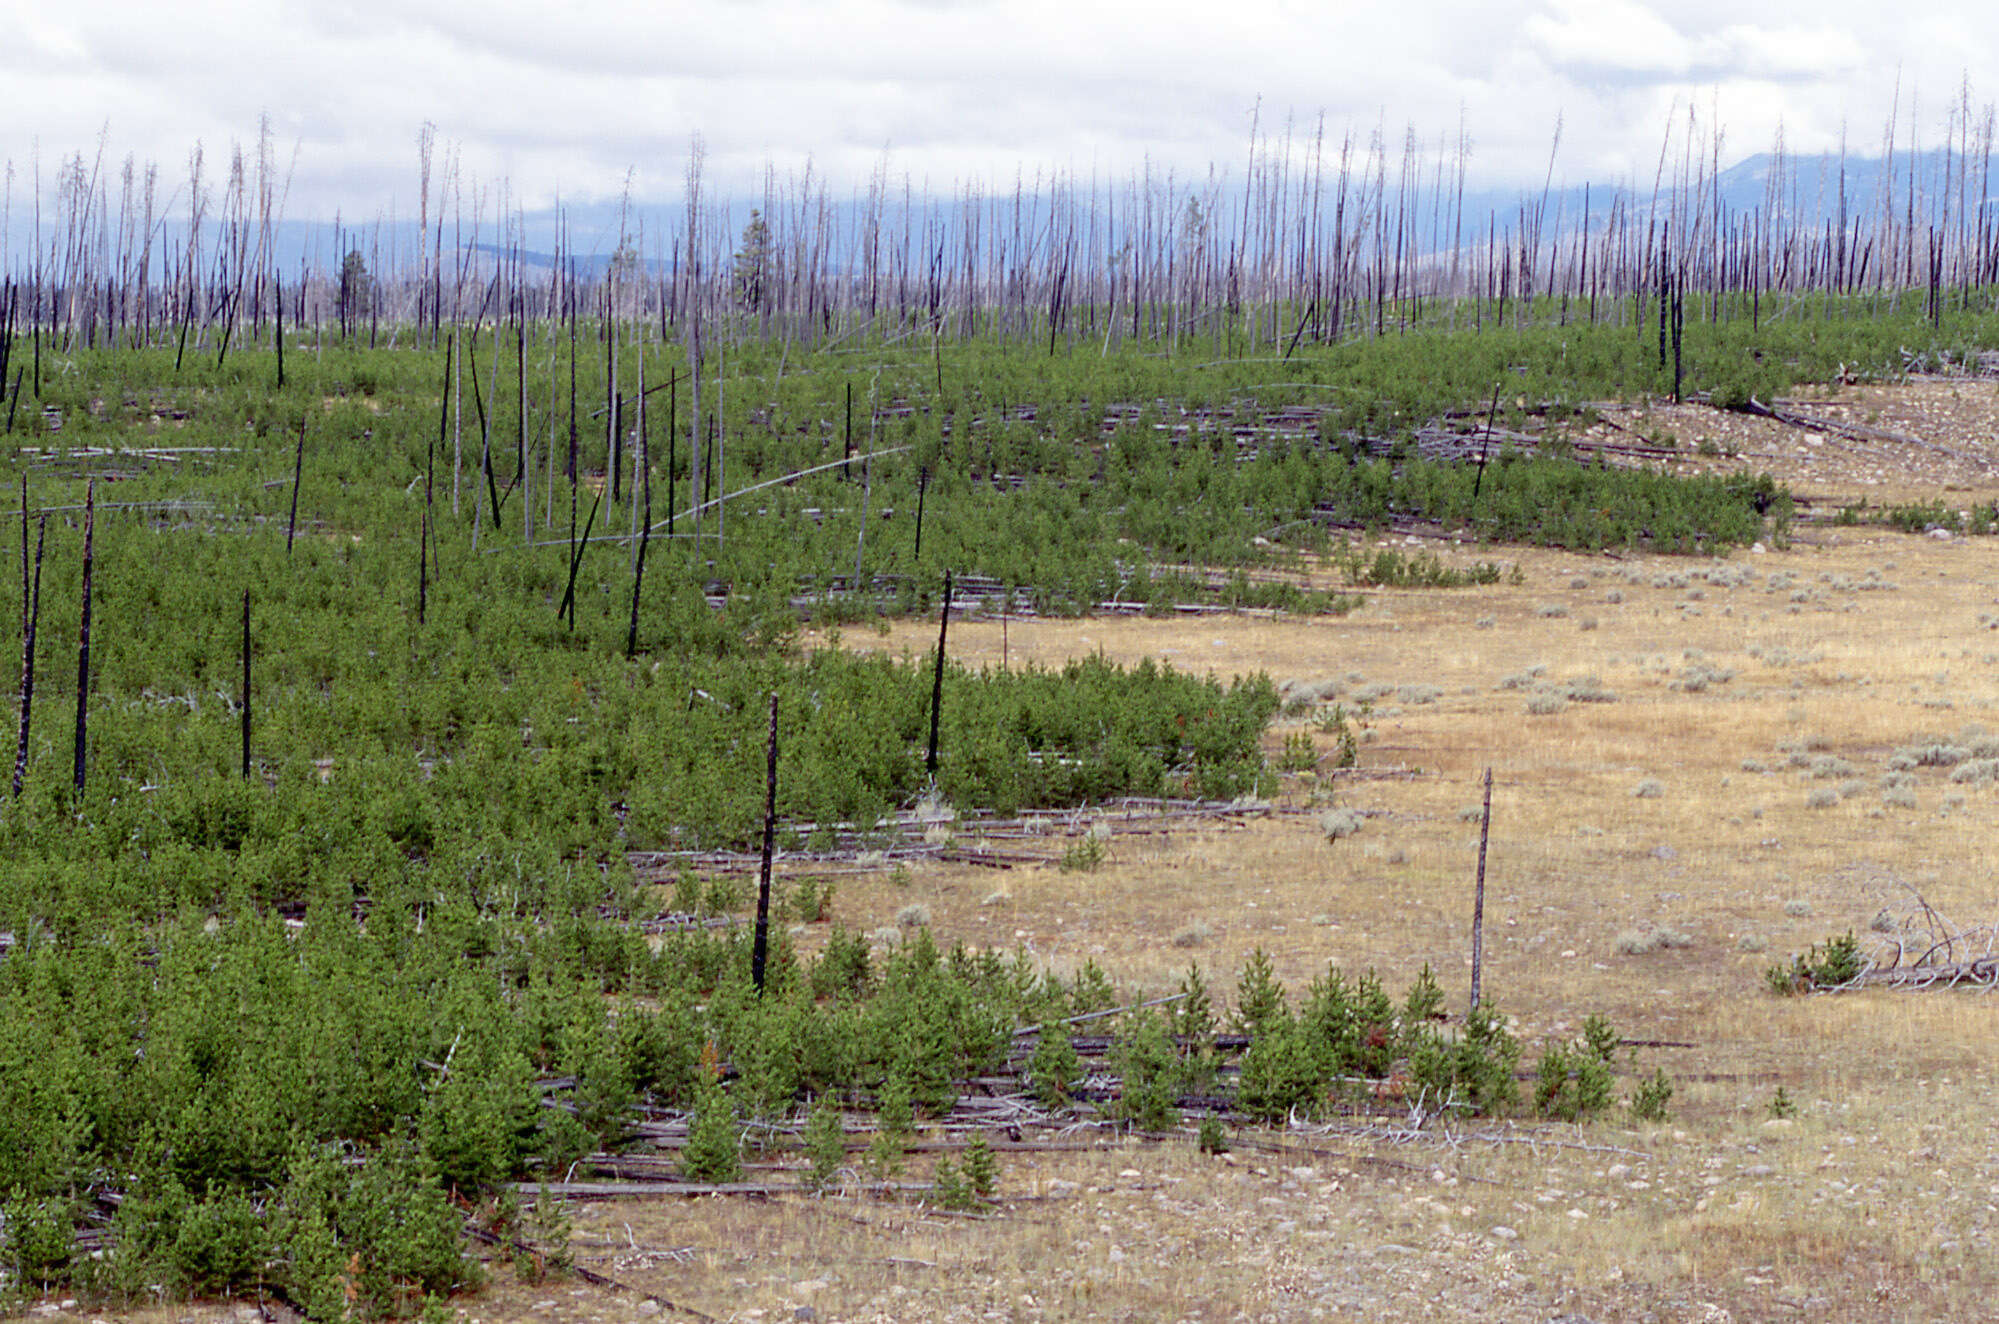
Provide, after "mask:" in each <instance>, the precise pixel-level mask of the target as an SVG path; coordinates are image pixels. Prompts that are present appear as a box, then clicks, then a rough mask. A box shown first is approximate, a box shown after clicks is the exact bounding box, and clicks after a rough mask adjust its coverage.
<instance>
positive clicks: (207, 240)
mask: <svg viewBox="0 0 1999 1324" xmlns="http://www.w3.org/2000/svg"><path fill="white" fill-rule="evenodd" d="M1965 165H1966V163H1964V162H1962V161H1961V160H1960V159H1959V158H1957V157H1956V156H1954V155H1947V154H1946V153H1945V152H1943V151H1940V150H1939V151H1929V152H1923V153H1919V154H1916V155H1914V156H1910V155H1906V154H1903V155H1898V156H1896V157H1895V158H1894V160H1893V161H1892V162H1890V161H1887V160H1884V159H1878V158H1869V157H1860V156H1848V157H1844V158H1842V157H1840V156H1837V155H1832V154H1826V155H1818V156H1802V157H1786V158H1783V159H1782V161H1781V162H1780V161H1779V160H1778V158H1776V157H1775V156H1773V155H1772V154H1770V153H1767V152H1766V153H1759V154H1757V155H1755V156H1751V157H1748V158H1746V159H1744V160H1742V161H1738V162H1737V163H1735V164H1734V165H1731V166H1729V167H1727V168H1726V169H1724V170H1723V171H1722V172H1721V173H1720V175H1719V176H1717V177H1715V178H1714V179H1710V180H1708V181H1707V186H1708V188H1709V189H1710V190H1714V189H1718V190H1719V197H1720V201H1721V204H1722V206H1723V207H1724V209H1725V210H1726V211H1727V212H1728V213H1730V214H1733V215H1747V214H1749V213H1751V212H1752V211H1755V210H1756V209H1759V208H1761V209H1766V210H1767V208H1768V207H1769V206H1770V204H1771V201H1772V198H1773V192H1772V187H1771V181H1772V178H1773V176H1776V177H1777V180H1778V187H1777V189H1776V191H1775V194H1774V196H1775V197H1776V199H1777V201H1778V204H1779V205H1780V206H1781V207H1782V209H1783V215H1784V216H1785V218H1786V219H1787V220H1788V221H1789V222H1790V223H1791V224H1793V225H1809V226H1813V227H1817V226H1821V225H1823V224H1825V223H1827V222H1828V221H1831V220H1833V219H1835V218H1836V217H1837V216H1838V214H1839V211H1840V206H1841V198H1842V191H1843V196H1844V201H1845V210H1846V215H1847V217H1848V219H1849V221H1865V220H1868V219H1871V218H1872V217H1873V216H1876V215H1878V214H1879V212H1880V209H1881V207H1882V206H1883V202H1884V199H1886V198H1888V197H1889V196H1890V193H1889V191H1888V190H1889V186H1890V184H1891V183H1892V199H1893V206H1894V209H1895V212H1896V214H1897V215H1898V216H1904V215H1906V212H1907V208H1908V206H1909V200H1910V198H1911V196H1912V190H1913V197H1914V198H1915V201H1916V207H1915V210H1916V213H1917V216H1918V223H1919V224H1921V223H1923V222H1922V218H1924V217H1928V218H1929V219H1931V220H1934V219H1935V218H1936V215H1937V209H1938V206H1939V204H1940V202H1941V200H1942V198H1943V197H1944V192H1945V183H1946V179H1947V178H1948V180H1949V187H1950V190H1951V197H1952V212H1953V215H1960V214H1964V213H1960V212H1959V206H1960V203H1959V201H1958V190H1959V188H1960V177H1961V176H1962V186H1963V192H1964V196H1965V197H1966V198H1968V199H1969V200H1970V201H1969V207H1971V208H1999V169H1994V168H1992V167H1993V166H1994V165H1999V163H1990V162H1986V161H1981V160H1977V159H1974V160H1972V161H1971V162H1969V166H1968V169H1966V168H1965ZM1780 172H1781V173H1780ZM1946 172H1948V174H1947V173H1946ZM1435 178H1436V176H1435V174H1434V172H1433V173H1432V174H1431V175H1430V176H1429V178H1428V179H1427V180H1426V181H1425V191H1424V192H1423V193H1421V194H1420V195H1419V196H1418V198H1417V199H1416V201H1415V204H1414V206H1415V213H1414V215H1413V217H1412V218H1411V219H1413V221H1414V222H1415V225H1414V231H1415V235H1416V241H1417V243H1418V244H1419V245H1424V246H1430V247H1443V246H1447V245H1448V244H1449V243H1450V242H1451V238H1452V234H1453V232H1454V231H1455V232H1457V233H1458V234H1459V236H1460V238H1461V240H1462V241H1463V242H1466V243H1471V242H1474V236H1481V235H1484V234H1487V233H1494V234H1497V235H1500V236H1504V235H1506V234H1508V233H1510V232H1517V231H1518V230H1519V228H1520V227H1521V225H1522V224H1524V223H1526V222H1527V220H1528V218H1530V217H1532V216H1534V215H1536V214H1537V213H1538V215H1539V217H1540V223H1541V225H1542V228H1543V234H1544V235H1545V236H1550V237H1552V236H1554V235H1556V234H1562V233H1570V232H1573V231H1574V230H1576V229H1577V228H1579V227H1581V226H1582V225H1583V223H1584V219H1585V217H1586V216H1587V218H1588V220H1589V224H1590V225H1591V226H1595V225H1598V224H1601V223H1602V220H1603V219H1604V218H1605V217H1606V216H1608V215H1609V212H1610V209H1611V207H1612V205H1613V204H1614V203H1615V202H1617V201H1618V200H1620V199H1621V200H1622V201H1623V203H1624V204H1625V205H1626V206H1627V207H1636V208H1638V209H1639V210H1640V211H1641V212H1642V211H1643V210H1644V209H1646V208H1647V207H1649V205H1650V203H1651V202H1652V188H1651V185H1650V184H1649V183H1645V184H1642V185H1641V184H1637V183H1633V182H1629V181H1626V182H1622V183H1618V184H1604V183H1591V184H1588V185H1568V186H1564V187H1561V188H1554V189H1550V190H1548V191H1547V192H1546V193H1545V194H1544V193H1543V191H1542V190H1540V189H1538V188H1524V189H1514V190H1506V189H1499V190H1491V189H1488V190H1481V191H1477V192H1473V193H1467V194H1466V196H1465V198H1464V200H1463V203H1462V207H1460V206H1459V204H1458V203H1457V201H1456V200H1455V199H1454V198H1452V197H1448V196H1441V197H1440V196H1437V195H1436V194H1435V193H1434V191H1431V185H1433V184H1434V182H1435ZM1357 182H1358V181H1356V183H1357ZM1670 187H1671V180H1670V178H1669V179H1668V181H1667V183H1666V185H1665V190H1670ZM1327 192H1328V198H1330V193H1331V185H1330V184H1329V185H1328V190H1327ZM1067 196H1069V197H1073V195H1067ZM1238 196H1239V195H1238ZM1669 198H1670V193H1669V191H1663V190H1662V193H1661V197H1660V202H1661V205H1662V206H1663V205H1666V203H1667V202H1668V201H1669ZM1124 201H1125V199H1124V198H1123V197H1122V196H1120V197H1119V198H1118V199H1117V202H1118V204H1119V215H1120V217H1121V218H1122V217H1123V216H1124V215H1125V214H1126V211H1127V209H1126V208H1125V207H1124ZM1008 204H1009V206H1010V205H1011V198H1010V196H1009V198H1008ZM965 205H966V200H965V198H964V196H963V195H954V196H950V197H933V198H925V197H921V196H914V197H910V198H909V199H908V201H907V204H905V200H904V195H896V196H895V198H894V200H893V203H892V205H890V206H888V207H887V208H885V213H886V214H885V217H884V220H885V223H886V224H887V226H888V228H889V229H890V231H891V233H893V234H894V235H895V236H896V242H897V243H898V244H899V243H900V242H901V232H902V228H903V225H904V222H905V221H909V222H910V225H911V228H913V229H915V230H916V231H917V232H918V233H919V234H922V233H924V232H926V231H929V232H930V237H931V238H932V239H941V240H942V241H944V242H947V243H949V244H951V245H953V246H955V243H956V239H955V237H954V236H955V233H956V227H957V224H958V220H959V218H960V217H962V215H963V213H964V209H965ZM995 205H997V200H995ZM1390 205H1391V207H1392V206H1393V193H1392V182H1391V203H1390ZM751 206H752V204H751V203H748V202H744V203H735V202H731V203H728V204H725V205H721V206H718V207H716V208H715V209H712V210H711V211H710V212H708V213H707V215H706V217H705V220H704V224H706V225H707V226H709V227H710V232H711V233H718V232H719V233H722V234H725V235H727V236H728V237H729V241H730V242H729V245H728V247H729V248H731V249H733V248H734V247H735V236H737V235H739V234H740V233H741V231H742V227H743V226H744V225H745V224H746V223H747V222H748V221H749V218H750V212H751ZM1048 206H1049V203H1048V200H1047V199H1046V198H1045V197H1044V198H1040V199H1032V198H1031V199H1029V205H1028V211H1029V213H1030V221H1031V220H1032V219H1034V218H1040V219H1041V220H1043V221H1045V219H1046V215H1047V210H1048ZM1238 213H1239V209H1238V208H1236V207H1231V206H1226V205H1224V206H1221V207H1218V208H1216V209H1215V213H1214V215H1213V216H1212V217H1211V218H1210V220H1211V223H1212V224H1214V226H1215V227H1216V230H1217V233H1218V236H1219V237H1220V238H1222V239H1223V240H1224V241H1225V240H1226V237H1227V233H1228V227H1229V226H1230V225H1232V224H1233V222H1234V218H1235V217H1236V216H1237V215H1238ZM814 216H815V218H822V217H823V219H824V220H825V221H826V223H828V224H830V225H832V226H833V227H834V231H835V234H836V236H838V239H837V240H836V242H835V243H834V245H833V247H832V259H833V261H834V263H835V264H836V266H837V264H838V263H839V262H840V261H841V260H842V259H843V257H844V254H845V253H846V252H848V251H849V244H848V240H849V239H851V237H853V236H855V235H858V234H859V233H860V230H861V228H862V224H863V222H864V219H865V216H866V204H865V203H864V201H863V200H862V199H861V198H860V197H859V196H858V195H855V196H850V197H848V198H846V199H844V200H832V199H829V201H828V203H827V206H826V207H825V209H824V210H823V211H820V210H819V209H817V208H815V209H814ZM912 217H913V220H912V219H911V218H912ZM771 219H772V223H773V226H774V228H775V229H776V230H777V231H778V237H779V240H780V242H782V241H783V230H784V224H785V221H784V218H783V217H782V216H773V217H772V218H771ZM25 220H26V218H24V217H22V216H20V215H19V214H18V208H17V214H16V216H15V217H14V218H13V221H12V223H11V224H10V232H11V234H12V235H13V236H14V240H13V251H12V252H11V253H9V254H7V255H6V262H5V265H6V267H7V268H8V269H11V270H12V271H14V272H17V273H18V272H20V271H22V270H24V269H25V268H26V267H27V266H28V265H29V262H30V257H29V254H28V253H27V252H25V251H24V245H23V243H22V241H21V237H22V236H24V235H25V234H27V233H28V232H29V230H28V225H27V224H25V223H24V222H25ZM933 221H934V229H932V228H931V226H930V225H929V224H928V223H929V222H933ZM685 225H686V212H685V210H684V208H683V207H682V206H681V205H680V204H678V203H671V204H661V205H658V206H629V207H628V206H624V205H621V204H618V203H599V204H586V205H581V206H569V207H565V208H563V209H562V210H561V211H559V212H558V211H555V210H548V211H541V212H531V213H528V214H526V215H523V216H519V217H516V218H515V220H514V226H515V228H516V229H517V231H518V235H519V240H518V242H519V243H520V245H521V252H520V254H519V256H520V257H521V259H522V260H523V261H524V262H525V263H526V264H527V265H528V266H530V267H532V268H536V269H540V270H544V271H545V270H547V269H549V268H550V267H552V266H553V265H554V263H555V261H556V257H555V255H556V253H557V252H558V251H560V252H561V253H562V254H563V258H562V260H563V261H564V262H565V263H571V262H573V263H574V264H575V268H576V271H577V274H578V275H579V276H583V277H585V278H596V277H601V276H602V275H603V273H604V271H605V270H606V268H607V267H608V266H609V264H610V261H611V255H612V254H613V253H614V252H616V250H617V248H618V246H619V244H620V242H621V239H622V237H623V236H625V235H634V236H636V235H644V236H645V237H646V243H645V244H644V249H645V255H644V265H645V267H646V269H647V270H648V271H649V272H650V273H651V274H653V275H655V276H657V275H661V274H664V273H665V272H666V271H668V270H669V269H670V268H671V266H672V262H673V257H672V248H671V245H672V243H673V240H674V238H676V237H678V236H679V235H681V234H682V233H684V229H685ZM715 227H720V230H719V231H717V230H716V229H715ZM221 233H222V230H221V227H219V226H217V225H216V224H215V223H214V222H212V221H211V222H210V225H209V227H208V229H207V232H206V234H205V236H204V246H205V247H206V248H207V249H208V250H209V253H210V255H211V256H210V258H209V260H210V261H212V260H213V258H212V254H213V251H214V245H215V244H216V242H217V241H218V239H219V237H220V235H221ZM483 233H485V234H488V235H490V234H492V233H493V231H492V229H491V228H490V225H487V226H486V227H484V228H483ZM661 236H665V237H666V238H665V240H664V243H662V242H661V240H660V237H661ZM437 238H438V234H437V232H436V231H435V230H434V229H433V231H432V232H431V233H430V235H428V236H423V235H420V234H419V232H418V227H417V225H416V223H415V222H414V221H409V220H393V221H391V220H386V219H385V220H380V221H377V222H373V223H369V224H364V225H354V224H341V225H337V226H336V225H335V224H333V223H330V222H321V221H302V220H287V221H283V222H281V223H280V224H279V225H278V226H277V227H276V234H275V245H276V252H277V257H278V266H279V269H280V271H282V272H287V273H289V272H297V271H299V270H301V269H302V268H311V269H316V270H320V271H325V272H334V271H338V270H339V268H340V263H341V259H342V258H343V257H344V256H345V254H346V252H347V251H349V250H350V249H351V250H358V251H359V252H360V253H361V255H362V259H363V261H365V262H366V263H367V264H368V266H369V268H370V269H371V270H407V269H410V268H411V267H414V266H416V265H417V264H418V255H419V253H420V252H422V251H427V250H428V249H430V247H431V246H432V245H433V244H434V243H435V242H436V241H437ZM443 240H444V248H445V251H446V252H447V253H450V252H455V251H459V248H458V247H455V246H454V245H458V246H462V249H463V251H465V252H467V253H477V254H481V255H485V256H488V257H490V256H494V255H499V254H501V253H503V252H507V251H509V250H508V249H506V248H505V247H503V246H502V245H500V244H496V243H493V242H490V241H489V240H485V239H480V240H479V241H477V242H473V241H472V239H471V237H470V236H469V235H466V234H465V233H464V232H463V231H457V232H456V233H455V234H454V228H453V226H452V225H451V224H450V223H447V225H446V227H445V230H444V233H443ZM156 242H157V243H158V245H159V246H160V249H161V250H164V251H166V252H172V253H178V252H180V251H181V250H182V249H183V248H184V247H185V243H186V229H185V224H184V223H183V222H179V221H172V220H170V221H169V222H167V223H166V224H165V225H163V226H162V227H161V231H160V235H159V238H158V240H157V241H156Z"/></svg>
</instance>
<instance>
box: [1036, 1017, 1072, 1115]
mask: <svg viewBox="0 0 1999 1324" xmlns="http://www.w3.org/2000/svg"><path fill="white" fill-rule="evenodd" d="M1082 1078H1083V1060H1082V1059H1081V1058H1080V1057H1078V1056H1077V1055H1076V1045H1075V1044H1074V1043H1072V1042H1071V1041H1070V1039H1069V1027H1068V1026H1066V1025H1064V1024H1062V1023H1061V1022H1059V1021H1047V1022H1044V1023H1043V1024H1042V1026H1041V1030H1040V1033H1039V1034H1037V1035H1036V1036H1035V1040H1034V1052H1033V1054H1032V1056H1030V1057H1029V1058H1028V1059H1027V1084H1028V1087H1029V1088H1030V1089H1032V1090H1033V1091H1034V1097H1035V1100H1036V1101H1037V1102H1038V1103H1040V1104H1041V1106H1042V1107H1044V1108H1066V1107H1067V1106H1068V1105H1069V1098H1070V1091H1072V1090H1074V1089H1075V1087H1076V1085H1077V1083H1078V1082H1079V1081H1081V1080H1082Z"/></svg>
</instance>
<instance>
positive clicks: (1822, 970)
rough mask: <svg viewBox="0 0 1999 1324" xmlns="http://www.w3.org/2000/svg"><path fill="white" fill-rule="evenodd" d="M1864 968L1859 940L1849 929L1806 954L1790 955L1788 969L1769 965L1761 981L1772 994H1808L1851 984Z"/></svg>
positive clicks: (1865, 966) (1814, 946)
mask: <svg viewBox="0 0 1999 1324" xmlns="http://www.w3.org/2000/svg"><path fill="white" fill-rule="evenodd" d="M1866 968H1867V958H1866V957H1865V956H1863V955H1861V951H1860V939H1859V938H1857V937H1856V936H1854V933H1853V931H1852V930H1851V929H1849V930H1847V932H1846V933H1845V934H1844V935H1842V936H1840V937H1837V938H1828V939H1826V941H1825V942H1823V943H1814V944H1813V945H1812V947H1811V949H1810V950H1809V951H1804V952H1800V953H1798V954H1797V955H1796V956H1793V957H1792V958H1791V964H1790V965H1789V966H1781V965H1773V966H1771V967H1770V968H1769V969H1768V970H1766V971H1764V972H1763V982H1764V984H1765V985H1766V986H1767V987H1768V988H1769V989H1770V991H1771V992H1773V993H1781V994H1792V993H1811V992H1814V991H1816V990H1819V989H1833V988H1840V987H1842V986H1844V985H1846V984H1850V983H1852V982H1853V981H1854V980H1855V979H1858V978H1859V977H1860V975H1861V972H1862V971H1864V970H1865V969H1866Z"/></svg>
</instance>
